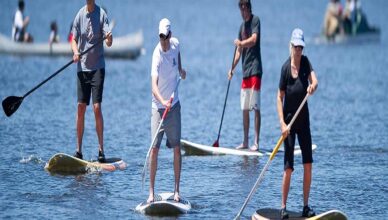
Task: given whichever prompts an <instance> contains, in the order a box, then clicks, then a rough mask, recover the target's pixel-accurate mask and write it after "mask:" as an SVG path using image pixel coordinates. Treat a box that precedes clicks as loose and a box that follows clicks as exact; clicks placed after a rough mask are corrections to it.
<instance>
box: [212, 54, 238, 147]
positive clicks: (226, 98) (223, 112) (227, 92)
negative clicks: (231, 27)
mask: <svg viewBox="0 0 388 220" xmlns="http://www.w3.org/2000/svg"><path fill="white" fill-rule="evenodd" d="M236 51H237V47H235V48H234V54H233V60H232V68H233V63H234V59H235V57H236ZM230 81H231V79H229V80H228V88H227V89H226V95H225V101H224V108H223V109H222V116H221V122H220V127H219V129H218V136H217V140H216V142H215V143H217V144H218V141H219V139H220V135H221V128H222V122H223V120H224V114H225V108H226V101H227V100H228V94H229V87H230Z"/></svg>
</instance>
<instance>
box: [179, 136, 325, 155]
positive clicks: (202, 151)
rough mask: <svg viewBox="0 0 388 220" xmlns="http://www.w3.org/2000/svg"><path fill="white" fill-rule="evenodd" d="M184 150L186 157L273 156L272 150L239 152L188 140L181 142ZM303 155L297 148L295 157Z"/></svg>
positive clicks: (296, 147) (314, 146) (244, 150)
mask: <svg viewBox="0 0 388 220" xmlns="http://www.w3.org/2000/svg"><path fill="white" fill-rule="evenodd" d="M181 145H182V149H183V150H184V151H185V154H186V155H225V154H231V155H240V156H258V157H261V156H263V155H271V153H272V150H261V149H260V151H251V150H249V149H243V150H237V149H234V148H227V147H213V146H209V145H203V144H197V143H193V142H190V141H187V140H183V139H182V140H181ZM316 148H317V145H315V144H313V145H312V150H313V151H314V150H315V149H316ZM278 152H284V150H283V149H279V151H278ZM299 154H302V151H301V150H300V146H295V150H294V155H299Z"/></svg>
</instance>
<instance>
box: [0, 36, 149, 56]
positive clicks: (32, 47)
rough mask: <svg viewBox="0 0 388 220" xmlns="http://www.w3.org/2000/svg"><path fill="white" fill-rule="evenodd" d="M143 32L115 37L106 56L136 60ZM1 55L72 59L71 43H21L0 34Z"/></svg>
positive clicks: (141, 46)
mask: <svg viewBox="0 0 388 220" xmlns="http://www.w3.org/2000/svg"><path fill="white" fill-rule="evenodd" d="M143 41H144V39H143V31H142V30H139V31H137V32H136V33H133V34H128V35H125V36H121V37H114V38H113V44H112V46H111V47H107V46H106V45H105V44H104V55H105V57H109V58H122V59H136V58H137V57H138V56H139V55H141V53H142V50H144V49H143ZM0 53H2V54H11V55H18V56H68V57H70V56H71V57H72V56H73V52H72V50H71V46H70V43H68V42H60V43H53V44H52V45H50V44H49V43H19V42H15V41H12V40H11V39H9V38H8V37H6V36H4V35H2V34H0Z"/></svg>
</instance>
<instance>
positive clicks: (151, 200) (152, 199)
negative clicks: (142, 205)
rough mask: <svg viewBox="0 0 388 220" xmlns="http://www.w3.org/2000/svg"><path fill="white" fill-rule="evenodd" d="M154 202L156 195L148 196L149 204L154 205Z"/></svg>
mask: <svg viewBox="0 0 388 220" xmlns="http://www.w3.org/2000/svg"><path fill="white" fill-rule="evenodd" d="M152 202H154V195H153V194H150V195H149V196H148V199H147V203H152Z"/></svg>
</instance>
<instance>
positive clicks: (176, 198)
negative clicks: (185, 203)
mask: <svg viewBox="0 0 388 220" xmlns="http://www.w3.org/2000/svg"><path fill="white" fill-rule="evenodd" d="M174 200H175V201H176V202H179V201H181V197H180V196H179V193H178V192H175V193H174Z"/></svg>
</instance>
